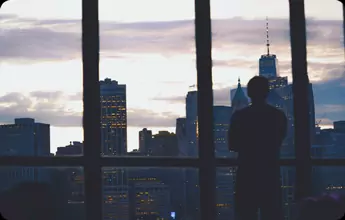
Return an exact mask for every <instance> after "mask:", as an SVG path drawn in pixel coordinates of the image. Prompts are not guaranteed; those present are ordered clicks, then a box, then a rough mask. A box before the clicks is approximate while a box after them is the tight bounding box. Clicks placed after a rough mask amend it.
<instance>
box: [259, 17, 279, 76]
mask: <svg viewBox="0 0 345 220" xmlns="http://www.w3.org/2000/svg"><path fill="white" fill-rule="evenodd" d="M266 37H267V39H266V41H267V43H266V47H267V54H264V55H261V58H260V60H259V75H260V76H264V77H267V78H271V77H277V76H278V72H279V71H278V59H277V56H276V55H275V54H270V39H269V35H268V20H266Z"/></svg>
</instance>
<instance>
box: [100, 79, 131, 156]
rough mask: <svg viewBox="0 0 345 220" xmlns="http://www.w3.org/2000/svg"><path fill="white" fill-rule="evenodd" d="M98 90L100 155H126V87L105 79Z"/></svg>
mask: <svg viewBox="0 0 345 220" xmlns="http://www.w3.org/2000/svg"><path fill="white" fill-rule="evenodd" d="M100 89H101V92H100V93H101V97H100V99H101V103H100V104H101V141H102V142H101V145H102V154H103V155H107V156H114V155H118V156H120V155H125V154H126V153H127V103H126V100H127V98H126V85H121V84H118V82H117V81H115V80H111V79H109V78H106V79H105V80H102V81H100Z"/></svg>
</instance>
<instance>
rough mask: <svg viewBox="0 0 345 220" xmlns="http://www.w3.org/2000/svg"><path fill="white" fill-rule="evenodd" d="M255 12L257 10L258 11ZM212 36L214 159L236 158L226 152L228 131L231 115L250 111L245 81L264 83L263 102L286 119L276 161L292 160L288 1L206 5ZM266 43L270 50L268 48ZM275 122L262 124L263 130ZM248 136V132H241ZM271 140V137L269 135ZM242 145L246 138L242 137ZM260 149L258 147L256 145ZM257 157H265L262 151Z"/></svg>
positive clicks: (220, 0)
mask: <svg viewBox="0 0 345 220" xmlns="http://www.w3.org/2000/svg"><path fill="white" fill-rule="evenodd" d="M266 5H268V6H269V7H265V6H266ZM257 8H260V10H257ZM211 17H212V37H213V42H212V46H213V51H212V56H213V86H214V105H215V106H214V144H215V148H216V149H215V150H216V156H217V157H236V156H237V155H236V153H235V152H233V151H232V152H229V150H228V137H227V133H228V128H229V124H230V123H229V122H230V119H231V116H232V114H233V113H234V112H236V111H238V110H240V109H242V108H245V107H247V106H250V105H251V104H252V103H251V102H252V101H251V99H250V97H249V96H248V93H247V84H248V82H249V80H250V79H251V78H252V77H253V76H256V75H260V76H264V77H266V78H268V79H269V85H270V92H269V95H268V97H267V102H268V103H269V104H270V105H272V106H274V107H277V108H279V109H280V110H282V111H283V112H284V113H285V115H286V116H287V118H288V132H287V136H286V138H285V140H284V142H283V147H282V149H281V157H284V158H286V157H292V156H293V155H294V152H293V150H294V149H293V129H292V128H293V117H292V114H293V112H292V111H293V110H292V109H293V108H292V97H291V94H290V93H291V88H292V87H291V85H290V84H291V82H292V75H291V66H290V63H291V53H290V41H289V40H290V38H289V29H290V28H289V20H288V18H289V10H288V1H285V0H278V1H271V0H264V1H258V0H245V1H240V2H236V3H235V4H234V3H233V2H231V1H225V0H212V1H211ZM268 44H269V45H268ZM270 121H274V120H266V121H265V120H262V122H260V123H259V124H260V125H259V126H260V127H262V129H265V127H267V126H268V124H267V123H269V122H270ZM246 130H247V131H248V129H246ZM270 134H272V136H273V132H270ZM241 137H242V138H243V140H242V142H243V141H244V140H245V139H246V138H250V136H245V135H241ZM259 147H261V148H263V146H259ZM262 152H265V151H264V150H263V151H262Z"/></svg>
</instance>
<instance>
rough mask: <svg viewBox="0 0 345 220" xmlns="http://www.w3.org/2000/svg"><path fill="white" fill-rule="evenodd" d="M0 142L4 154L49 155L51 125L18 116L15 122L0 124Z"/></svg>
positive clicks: (0, 152)
mask: <svg viewBox="0 0 345 220" xmlns="http://www.w3.org/2000/svg"><path fill="white" fill-rule="evenodd" d="M0 143H1V145H0V155H2V156H5V155H13V156H14V155H16V156H33V157H34V156H49V155H50V125H49V124H43V123H36V122H35V119H32V118H17V119H15V123H14V124H7V125H0Z"/></svg>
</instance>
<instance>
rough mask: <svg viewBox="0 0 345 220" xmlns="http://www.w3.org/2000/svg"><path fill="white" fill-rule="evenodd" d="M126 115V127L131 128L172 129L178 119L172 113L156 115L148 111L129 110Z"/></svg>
mask: <svg viewBox="0 0 345 220" xmlns="http://www.w3.org/2000/svg"><path fill="white" fill-rule="evenodd" d="M127 114H128V126H132V127H173V126H175V124H176V118H178V117H180V116H179V115H177V114H174V113H172V112H162V113H157V112H154V111H151V110H148V109H129V110H128V112H127Z"/></svg>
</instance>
